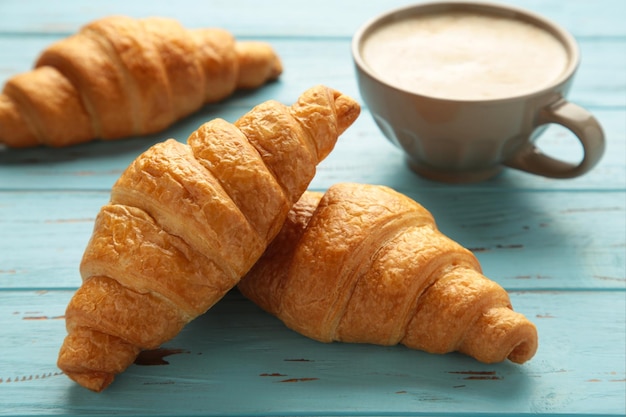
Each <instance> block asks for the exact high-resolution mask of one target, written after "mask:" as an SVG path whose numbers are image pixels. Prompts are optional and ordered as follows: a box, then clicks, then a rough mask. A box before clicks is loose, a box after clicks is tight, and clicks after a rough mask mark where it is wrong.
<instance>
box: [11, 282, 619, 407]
mask: <svg viewBox="0 0 626 417" xmlns="http://www.w3.org/2000/svg"><path fill="white" fill-rule="evenodd" d="M70 294H71V293H70V292H65V291H50V292H34V291H33V292H30V291H29V292H22V291H17V292H15V291H0V326H1V328H2V329H3V330H2V332H3V337H2V339H0V349H1V350H2V352H3V355H2V356H0V403H1V404H2V405H3V408H2V410H1V411H0V414H5V415H14V414H19V415H51V414H64V415H86V414H92V413H98V414H107V415H126V416H130V415H145V414H150V415H179V414H184V415H226V414H230V415H244V414H245V415H313V414H315V415H344V414H351V415H354V414H367V415H397V414H402V415H432V414H446V415H451V414H454V415H460V416H463V415H467V416H469V415H477V414H480V415H485V414H487V413H496V414H502V413H508V414H511V415H521V414H527V413H528V414H531V413H532V414H539V415H548V414H559V415H570V414H574V413H581V414H593V415H605V414H606V415H618V414H620V413H623V412H624V410H625V409H624V407H625V402H624V401H625V399H624V395H623V393H624V384H625V381H626V375H625V369H624V366H625V364H624V361H623V358H624V356H623V355H624V352H623V347H624V344H625V343H626V340H625V339H624V332H623V329H624V325H625V321H624V314H623V312H624V308H625V307H626V306H625V305H624V304H625V303H624V301H625V299H624V296H623V295H624V293H623V292H604V291H602V292H579V291H576V292H547V293H546V292H522V293H514V294H513V295H512V300H513V303H514V306H515V307H516V309H517V310H519V311H521V312H524V314H526V315H527V316H528V317H529V318H531V319H532V320H533V321H534V322H535V323H536V324H537V327H538V331H539V334H540V341H541V342H540V348H539V351H538V353H537V355H536V356H535V358H533V359H532V360H531V361H530V362H528V363H527V364H525V365H522V366H519V365H514V364H511V363H502V364H494V365H485V364H480V363H478V362H476V361H474V360H473V359H471V358H467V357H465V356H462V355H458V354H449V355H430V354H426V353H423V352H417V351H410V350H408V349H405V348H403V347H378V346H370V345H350V344H339V343H335V344H321V343H318V342H315V341H312V340H309V339H306V338H304V337H302V336H300V335H297V334H295V333H294V332H292V331H290V330H288V329H286V328H285V327H284V326H283V325H282V323H280V322H279V321H278V320H276V319H275V318H273V317H270V316H269V315H267V314H265V313H263V312H261V311H260V310H259V309H258V308H257V307H256V306H254V305H253V304H252V303H250V302H249V301H247V300H245V299H244V298H243V297H242V296H241V295H239V294H238V293H237V292H233V293H230V294H229V295H228V296H227V297H226V298H225V299H224V300H222V301H221V302H220V303H218V304H217V305H216V306H215V307H214V308H213V309H211V310H210V311H209V312H208V313H207V314H205V315H204V316H202V317H201V318H199V319H197V320H196V321H194V322H192V323H191V324H190V325H188V326H187V327H186V328H185V329H184V330H183V332H182V333H181V334H180V335H179V336H178V337H176V338H175V339H174V340H172V341H171V342H169V343H167V344H166V345H165V347H166V348H168V349H181V350H182V351H183V352H184V353H180V354H175V355H171V356H167V357H165V358H164V359H165V360H166V361H167V362H169V365H163V366H138V365H133V366H131V368H130V369H128V370H127V372H125V373H124V374H122V376H120V377H118V379H117V380H116V382H114V384H113V385H112V386H111V387H109V388H108V389H107V390H106V391H105V392H104V393H102V394H94V393H90V392H88V391H86V390H84V389H82V388H80V387H78V386H76V385H75V384H74V383H72V382H71V381H70V380H69V379H67V378H66V377H65V376H63V375H61V374H60V373H59V371H58V369H57V368H56V366H55V361H56V355H57V353H58V348H59V346H60V343H61V341H62V339H63V337H64V335H65V330H64V328H63V322H64V321H63V319H62V318H60V316H62V315H63V312H64V306H65V304H66V302H67V300H68V299H69V296H70ZM599 351H601V352H602V354H595V352H599Z"/></svg>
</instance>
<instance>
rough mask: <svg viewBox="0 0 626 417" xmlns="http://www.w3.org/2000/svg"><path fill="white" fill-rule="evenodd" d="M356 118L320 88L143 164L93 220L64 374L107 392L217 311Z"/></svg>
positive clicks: (173, 145)
mask: <svg viewBox="0 0 626 417" xmlns="http://www.w3.org/2000/svg"><path fill="white" fill-rule="evenodd" d="M359 111H360V108H359V106H358V104H357V103H356V102H355V101H354V100H353V99H351V98H350V97H347V96H345V95H343V94H341V93H339V92H337V91H335V90H332V89H330V88H327V87H324V86H317V87H313V88H311V89H309V90H307V91H306V92H304V93H303V94H302V95H301V96H300V98H299V99H298V101H297V102H296V103H295V104H293V105H292V106H285V105H282V104H280V103H278V102H276V101H268V102H265V103H263V104H260V105H258V106H256V107H255V108H254V109H252V110H251V111H250V112H249V113H247V114H245V115H244V116H242V117H241V118H240V119H239V120H237V121H236V122H235V123H234V124H231V123H228V122H226V121H224V120H222V119H215V120H212V121H210V122H208V123H205V124H204V125H202V126H201V127H200V128H199V129H198V130H196V131H195V132H194V133H192V134H191V136H190V137H189V139H188V141H187V144H183V143H180V142H177V141H175V140H174V139H169V140H167V141H165V142H162V143H159V144H156V145H154V146H153V147H151V148H150V149H148V150H147V151H146V152H145V153H143V154H142V155H140V156H139V157H138V158H137V159H136V160H134V161H133V162H132V163H131V164H130V165H129V167H128V168H127V169H126V170H125V171H124V173H123V174H122V175H121V176H120V178H119V179H118V181H117V182H116V183H115V184H114V186H113V188H112V191H111V201H110V203H109V204H107V205H105V206H104V207H102V209H101V210H100V212H99V214H98V216H97V218H96V222H95V225H94V230H93V234H92V236H91V239H90V241H89V243H88V245H87V248H86V250H85V253H84V255H83V259H82V261H81V265H80V272H81V275H82V277H83V283H82V285H81V286H80V288H79V289H78V290H77V292H76V293H75V295H74V296H73V297H72V299H71V300H70V302H69V305H68V306H67V310H66V315H65V319H66V326H67V330H68V335H67V337H66V339H65V341H64V343H63V346H62V347H61V350H60V353H59V359H58V366H59V368H61V370H63V371H64V372H65V373H66V374H67V375H68V376H69V377H70V378H72V379H74V380H75V381H77V382H78V383H79V384H81V385H83V386H85V387H87V388H89V389H91V390H94V391H100V390H102V389H104V388H105V387H106V386H107V385H108V384H110V383H111V381H112V380H113V378H114V376H115V374H117V373H120V372H122V371H123V370H124V369H126V368H127V367H128V366H129V365H130V364H131V363H133V361H134V360H135V358H136V356H137V355H138V353H139V352H140V350H142V349H154V348H156V347H158V346H159V345H161V344H162V343H164V342H165V341H167V340H169V339H171V338H172V337H174V336H175V335H176V334H177V333H178V332H179V331H180V330H181V329H182V328H183V326H184V325H185V324H186V323H188V322H189V321H190V320H192V319H193V318H195V317H197V316H198V315H200V314H202V313H203V312H205V311H206V310H207V309H209V308H210V307H211V306H212V305H213V304H214V303H215V302H217V301H218V300H219V299H220V298H221V297H222V296H223V295H224V294H225V293H226V292H227V291H229V290H230V289H231V288H233V287H234V286H235V285H236V284H237V282H238V281H239V279H240V278H241V277H242V276H243V275H244V274H245V273H246V272H247V271H248V269H249V268H250V267H252V265H253V264H254V262H255V261H256V260H257V259H258V258H259V257H260V256H261V254H262V253H263V251H264V250H265V249H266V247H267V245H268V243H269V242H270V241H271V240H272V239H273V238H274V236H275V235H276V234H277V233H278V232H279V230H280V227H281V226H282V223H283V222H284V220H285V218H286V216H287V213H288V212H289V209H290V208H291V206H292V205H293V203H295V202H296V201H297V200H298V198H299V197H300V196H301V194H302V193H303V192H304V191H305V190H306V188H307V186H308V184H309V182H310V181H311V179H312V178H313V176H314V174H315V170H316V164H317V163H318V162H319V161H321V160H322V159H323V158H325V157H326V156H327V155H328V153H329V152H330V151H331V150H332V148H333V147H334V145H335V142H336V140H337V137H338V135H340V134H341V133H342V132H343V131H344V130H345V129H346V128H347V127H348V126H349V125H350V124H351V123H352V122H353V121H354V120H355V119H356V117H357V116H358V114H359Z"/></svg>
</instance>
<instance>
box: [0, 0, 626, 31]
mask: <svg viewBox="0 0 626 417" xmlns="http://www.w3.org/2000/svg"><path fill="white" fill-rule="evenodd" d="M412 3H414V1H412V0H388V1H385V2H363V1H359V0H346V1H342V2H341V3H337V2H334V1H333V0H319V1H315V2H298V3H297V6H296V5H295V4H293V3H285V2H284V1H281V0H272V1H266V2H264V3H263V7H259V5H258V2H255V1H254V0H238V1H236V2H225V1H220V2H210V3H198V2H197V1H194V0H179V1H177V2H175V3H172V2H151V3H143V2H132V1H125V0H110V1H107V2H99V3H90V4H89V5H86V4H85V3H84V2H81V1H79V0H69V1H68V0H66V1H64V2H62V3H61V2H59V4H57V5H55V6H54V7H51V6H50V4H49V3H48V2H47V1H46V0H30V1H28V2H21V1H15V0H13V1H7V0H5V1H3V2H1V3H0V15H1V16H3V22H2V26H1V27H0V32H5V33H26V34H29V33H63V34H67V33H72V32H74V31H76V30H77V29H78V28H79V27H80V26H81V25H83V24H84V23H85V22H87V21H89V20H93V19H96V18H98V17H101V16H106V15H110V14H127V15H129V16H133V17H144V16H149V15H161V16H169V17H172V18H176V19H179V20H180V21H181V22H183V23H184V24H185V25H187V26H189V27H203V26H216V25H221V26H226V28H227V29H229V30H232V31H235V32H237V33H239V34H240V35H242V36H285V35H288V36H311V34H316V36H350V35H351V34H352V33H353V32H354V31H355V30H356V29H357V28H358V27H359V26H360V25H361V24H362V23H363V22H364V21H365V20H368V19H370V18H372V17H373V16H375V15H377V14H379V13H383V12H385V11H387V10H390V9H394V8H396V7H403V6H406V5H409V4H412ZM504 3H506V4H511V5H513V6H517V7H522V8H525V9H527V10H530V11H535V12H538V13H541V14H542V15H544V16H545V17H547V18H549V19H552V20H554V21H555V22H557V23H559V24H560V25H562V26H564V27H565V28H567V29H568V30H570V31H572V32H574V33H575V34H576V35H577V36H590V37H598V36H624V35H626V28H624V26H623V25H622V19H621V18H622V16H623V15H622V14H620V13H619V11H623V10H624V4H623V2H622V1H621V0H597V1H595V2H593V3H591V2H588V1H585V0H573V1H568V2H565V3H564V2H545V1H541V0H508V1H506V2H504Z"/></svg>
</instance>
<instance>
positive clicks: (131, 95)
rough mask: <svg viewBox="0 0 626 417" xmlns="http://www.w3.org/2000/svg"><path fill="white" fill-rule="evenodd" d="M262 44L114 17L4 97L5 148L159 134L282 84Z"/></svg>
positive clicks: (12, 85) (50, 52) (41, 62)
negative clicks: (239, 96) (249, 92)
mask: <svg viewBox="0 0 626 417" xmlns="http://www.w3.org/2000/svg"><path fill="white" fill-rule="evenodd" d="M281 73H282V64H281V61H280V59H279V57H278V56H277V55H276V53H275V52H274V50H273V49H272V47H271V46H270V45H269V44H267V43H263V42H237V41H235V39H234V38H233V36H232V35H231V34H230V33H229V32H227V31H225V30H222V29H192V30H187V29H185V28H183V27H182V26H181V25H180V24H179V23H178V22H177V21H176V20H172V19H168V18H160V17H149V18H145V19H133V18H130V17H125V16H111V17H106V18H103V19H100V20H96V21H94V22H91V23H89V24H87V25H86V26H84V27H83V28H81V29H80V31H79V32H78V33H77V34H74V35H72V36H69V37H67V38H65V39H62V40H60V41H58V42H56V43H54V44H52V45H50V46H49V47H48V48H47V49H45V50H44V51H43V53H42V54H41V55H40V57H39V59H38V60H37V62H36V64H35V68H34V69H33V70H32V71H29V72H25V73H23V74H18V75H16V76H14V77H13V78H11V79H9V80H8V81H7V82H6V84H5V86H4V89H3V92H2V94H1V95H0V144H2V143H3V144H5V145H7V146H9V147H16V148H20V147H32V146H37V145H47V146H53V147H62V146H68V145H73V144H78V143H82V142H87V141H90V140H93V139H96V138H100V139H118V138H124V137H129V136H139V135H146V134H150V133H156V132H159V131H161V130H163V129H165V128H167V127H168V126H170V125H171V124H173V123H174V122H175V121H177V120H180V119H181V118H183V117H185V116H187V115H189V114H191V113H193V112H195V111H197V110H199V109H200V108H201V107H202V106H203V105H204V104H207V103H212V102H217V101H219V100H222V99H224V98H226V97H228V96H229V95H231V94H232V93H233V92H234V91H235V90H236V89H250V88H257V87H260V86H261V85H263V84H264V83H266V82H268V81H270V80H275V79H276V78H278V77H279V75H280V74H281Z"/></svg>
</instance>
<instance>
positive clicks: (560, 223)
mask: <svg viewBox="0 0 626 417" xmlns="http://www.w3.org/2000/svg"><path fill="white" fill-rule="evenodd" d="M510 3H511V4H514V5H517V6H521V7H524V8H526V9H529V10H532V11H534V12H538V13H541V14H543V15H544V16H546V17H548V18H550V19H552V20H554V21H556V22H557V23H559V24H561V25H562V26H564V27H565V28H566V29H568V30H570V31H571V32H572V33H573V34H574V36H575V37H576V39H577V40H578V41H579V44H580V47H581V51H582V63H581V66H580V70H579V73H578V75H577V78H576V80H575V83H574V87H573V89H572V91H571V95H570V98H571V99H572V100H573V101H575V102H577V103H578V104H580V105H582V106H584V107H586V108H588V109H589V110H591V111H592V112H594V114H595V115H596V116H597V117H598V119H599V120H600V122H601V124H602V125H603V127H604V129H605V133H606V136H607V152H606V154H605V156H604V158H603V159H602V161H601V162H600V164H599V165H598V166H597V167H596V168H595V169H594V170H593V171H592V172H591V173H589V174H587V175H585V176H583V177H580V178H577V179H574V180H551V179H545V178H541V177H537V176H531V175H528V174H524V173H521V172H516V171H512V170H507V171H505V172H504V173H502V174H501V175H500V176H498V177H497V178H494V179H492V180H489V181H487V182H484V183H480V184H472V185H463V186H452V185H445V184H440V183H434V182H429V181H426V180H423V179H420V178H418V177H417V176H415V175H414V174H413V173H412V172H411V171H409V169H408V168H407V167H406V165H405V163H404V161H403V157H402V154H401V153H400V151H399V150H397V149H396V148H394V147H393V146H392V145H391V144H389V143H388V142H387V141H386V140H385V139H384V138H383V136H382V134H381V133H380V132H379V131H378V130H377V128H376V126H375V125H374V122H373V120H372V118H371V116H370V114H369V113H368V110H367V108H364V109H363V113H362V115H361V117H360V118H359V119H358V120H357V122H356V123H355V124H354V125H353V126H352V127H351V128H350V129H349V130H348V131H347V132H346V133H345V135H344V136H343V137H342V138H341V139H340V141H339V143H338V145H337V147H336V149H335V151H334V152H333V153H332V154H331V155H330V156H329V158H328V159H327V160H326V161H324V162H323V163H322V165H321V166H320V168H319V171H318V174H317V176H316V177H315V179H314V181H313V183H312V184H311V189H315V190H324V189H326V188H327V187H328V186H330V185H331V184H333V183H335V182H340V181H355V182H366V183H376V184H385V185H388V186H391V187H393V188H395V189H397V190H398V191H401V192H404V193H406V194H408V195H409V196H411V197H413V198H415V199H416V200H418V201H419V202H421V203H422V204H423V205H424V206H426V207H427V208H428V209H429V210H430V211H432V213H433V214H434V215H435V217H436V219H437V221H438V223H439V226H440V228H441V229H442V231H443V232H444V233H446V234H447V235H448V236H450V237H452V238H453V239H455V240H457V241H458V242H460V243H461V244H463V245H464V246H466V247H468V248H470V249H471V250H473V251H474V252H475V253H476V255H477V256H478V258H479V260H480V261H481V263H482V265H483V268H484V271H485V274H486V275H487V276H489V277H490V278H492V279H494V280H496V281H498V282H499V283H500V284H501V285H503V286H504V287H505V288H506V289H507V290H508V291H509V292H510V294H511V298H512V302H513V305H514V307H515V309H516V310H518V311H520V312H522V313H523V314H525V315H526V316H527V317H529V318H530V319H531V320H532V321H533V322H535V323H536V325H537V328H538V331H539V338H540V346H539V350H538V352H537V355H536V356H535V357H534V358H533V359H532V360H531V361H530V362H528V363H526V364H524V365H521V366H520V365H514V364H511V363H502V364H496V365H485V364H480V363H478V362H476V361H474V360H473V359H470V358H468V357H465V356H462V355H458V354H450V355H444V356H438V355H429V354H426V353H422V352H416V351H410V350H408V349H406V348H403V347H377V346H368V345H347V344H330V345H327V344H321V343H317V342H314V341H312V340H309V339H306V338H304V337H302V336H300V335H298V334H295V333H293V332H292V331H290V330H288V329H286V328H285V327H284V326H283V325H282V324H281V323H280V322H279V321H278V320H277V319H275V318H273V317H270V316H268V315H267V314H265V313H264V312H262V311H261V310H260V309H259V308H258V307H256V306H255V305H254V304H252V303H251V302H249V301H248V300H246V299H245V298H243V297H242V296H241V295H239V294H238V293H237V292H236V291H234V292H232V293H230V294H228V295H227V297H226V298H225V299H224V300H222V301H221V302H220V303H218V304H217V305H216V307H215V308H213V309H212V310H210V311H209V312H208V313H206V314H205V315H203V316H202V317H200V318H199V319H197V320H196V321H194V322H192V323H191V324H190V325H189V326H187V327H186V328H185V329H184V330H183V332H182V333H181V334H180V335H179V336H178V337H176V338H175V339H174V340H172V341H171V342H169V343H167V344H166V345H165V346H163V349H164V350H163V351H161V355H160V356H159V352H155V353H154V355H156V356H157V357H152V358H147V360H146V361H144V365H141V364H136V365H132V366H131V367H130V368H129V369H128V370H127V371H126V372H125V373H124V374H122V375H121V376H119V377H118V378H117V379H116V381H115V382H114V383H113V385H111V386H110V387H109V388H108V389H107V390H106V391H104V392H103V393H100V394H95V393H92V392H90V391H87V390H85V389H83V388H81V387H79V386H77V385H76V384H74V383H73V382H71V381H70V380H69V379H68V378H67V377H65V376H64V375H63V374H62V373H61V372H60V371H59V370H58V369H57V367H56V358H57V353H58V349H59V346H60V344H61V341H62V340H63V338H64V336H65V327H64V320H63V314H64V311H65V307H66V305H67V303H68V300H69V299H70V297H71V295H72V294H73V292H74V291H75V289H76V288H77V287H78V285H79V282H80V277H79V273H78V264H79V261H80V258H81V256H82V252H83V250H84V248H85V245H86V242H87V240H88V239H89V237H90V235H91V229H92V226H93V222H94V218H95V215H96V214H97V212H98V210H99V208H100V206H102V205H103V204H105V203H106V202H107V200H108V198H109V191H110V188H111V185H112V184H113V182H114V181H115V180H116V179H117V178H118V177H119V175H120V173H121V172H122V170H123V169H124V168H125V167H126V166H127V165H128V163H129V162H131V161H132V160H133V159H134V158H135V157H136V156H137V155H138V154H139V153H141V152H142V151H143V150H145V149H147V148H148V147H149V146H151V145H152V144H154V143H156V142H159V141H162V140H164V139H167V138H169V137H174V138H177V139H179V140H181V141H184V140H185V139H186V138H187V136H188V135H189V133H191V132H192V131H193V130H194V129H195V128H196V127H197V126H199V125H200V124H201V123H203V122H204V121H207V120H209V119H212V118H215V117H222V118H225V119H227V120H231V121H232V120H235V119H236V118H238V117H239V116H240V115H242V114H243V113H245V112H246V111H248V110H249V109H250V108H251V107H252V106H253V105H255V104H258V103H260V102H262V101H265V100H267V99H277V100H279V101H282V102H284V103H288V104H290V103H291V102H293V101H294V100H295V99H296V97H297V96H298V95H299V94H300V93H301V92H303V91H304V90H305V89H307V88H309V87H311V86H313V85H315V84H320V83H321V84H326V85H328V86H331V87H334V88H336V89H338V90H341V91H342V92H344V93H347V94H349V95H351V96H353V97H355V98H357V99H359V92H358V89H357V85H356V81H355V74H354V69H353V66H352V61H351V56H350V41H351V36H352V34H353V33H354V32H355V31H356V29H357V28H358V27H359V26H360V25H361V24H362V23H363V22H364V21H365V20H367V19H369V18H370V17H373V16H374V15H376V14H378V13H379V12H383V11H385V10H387V9H389V8H393V7H396V6H401V5H405V4H408V2H407V1H402V0H385V1H383V0H378V1H362V0H346V1H336V0H317V1H312V2H298V1H287V0H273V1H265V2H259V1H251V0H230V1H192V0H177V1H175V2H162V1H154V0H153V1H131V0H109V1H106V2H81V1H78V0H68V1H62V2H52V1H49V0H29V1H18V0H1V1H0V80H1V81H2V83H4V81H5V80H7V79H8V78H9V77H10V76H12V75H14V74H16V73H18V72H23V71H26V70H28V69H30V68H31V66H32V64H33V62H34V60H35V59H36V57H37V55H38V54H39V52H40V51H41V50H42V49H43V48H44V47H45V46H47V45H48V44H50V43H51V42H53V41H55V40H57V39H60V38H62V37H65V36H67V35H69V34H71V33H74V32H75V31H76V30H77V29H78V28H79V27H80V26H81V25H83V24H85V23H86V22H88V21H90V20H93V19H96V18H99V17H102V16H105V15H110V14H126V15H130V16H134V17H143V16H148V15H159V16H168V17H173V18H176V19H179V20H180V21H181V22H182V23H183V24H184V25H185V26H186V27H203V26H219V27H223V28H225V29H228V30H230V31H232V32H233V33H234V34H235V35H236V36H237V37H238V38H240V39H260V40H266V41H269V42H271V43H272V44H273V46H274V47H275V49H276V50H277V51H278V53H279V54H280V55H281V57H282V59H283V63H284V66H285V72H284V74H283V76H282V77H281V79H280V81H278V82H276V83H273V84H270V85H268V86H266V87H264V88H262V89H259V90H257V91H254V92H250V93H246V94H241V93H240V94H236V95H235V96H233V97H231V98H230V99H228V100H226V101H224V102H222V103H219V104H217V105H209V106H206V107H205V108H203V109H202V110H201V111H200V112H198V113H196V114H194V115H193V116H191V117H188V118H186V119H185V120H183V121H181V122H179V123H177V124H176V125H174V126H173V127H172V128H170V129H168V130H167V131H165V132H162V133H160V134H155V135H151V136H149V137H141V138H130V139H128V140H123V141H120V142H110V143H104V142H94V143H90V144H85V145H81V146H76V147H72V148H65V149H54V150H53V149H46V148H36V149H30V150H8V149H1V150H0V415H20V416H21V415H126V416H128V415H485V414H489V413H493V414H497V415H515V416H518V415H527V414H545V415H587V414H593V415H624V414H625V413H626V405H625V404H626V400H625V396H626V388H625V385H626V375H625V372H626V371H625V367H626V353H625V350H626V336H625V335H626V306H625V304H626V303H625V302H626V291H625V289H626V271H625V270H626V260H625V252H626V225H625V222H626V220H625V219H626V25H625V24H624V21H626V3H624V2H623V1H622V0H597V1H593V2H591V1H588V0H572V1H568V2H557V1H550V2H548V1H543V0H515V1H510ZM540 144H541V146H542V147H544V148H545V149H547V150H551V151H553V152H554V153H556V154H558V155H563V156H564V157H565V158H569V159H571V160H577V159H578V158H579V157H580V148H579V146H578V145H577V142H576V141H575V140H574V139H573V137H572V136H571V134H570V133H569V132H567V131H565V130H562V129H559V128H558V127H555V126H553V127H551V128H550V129H548V131H547V132H546V133H545V135H544V136H543V137H542V139H541V140H540ZM166 354H169V355H167V356H165V355H166ZM157 363H161V365H160V366H156V364H157ZM150 365H152V366H150Z"/></svg>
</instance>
